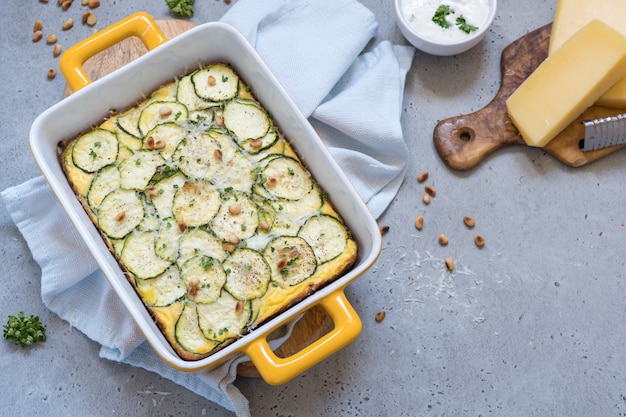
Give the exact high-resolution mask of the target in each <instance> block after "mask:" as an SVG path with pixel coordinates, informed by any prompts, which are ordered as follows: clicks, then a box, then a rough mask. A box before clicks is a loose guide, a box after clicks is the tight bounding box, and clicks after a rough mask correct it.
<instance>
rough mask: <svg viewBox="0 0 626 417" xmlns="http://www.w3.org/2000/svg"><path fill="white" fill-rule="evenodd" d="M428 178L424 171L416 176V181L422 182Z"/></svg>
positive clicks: (426, 172)
mask: <svg viewBox="0 0 626 417" xmlns="http://www.w3.org/2000/svg"><path fill="white" fill-rule="evenodd" d="M427 179H428V171H424V172H422V173H420V174H419V175H418V176H417V181H418V182H424V181H426V180H427Z"/></svg>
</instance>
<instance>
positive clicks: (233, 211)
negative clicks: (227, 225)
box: [228, 204, 241, 216]
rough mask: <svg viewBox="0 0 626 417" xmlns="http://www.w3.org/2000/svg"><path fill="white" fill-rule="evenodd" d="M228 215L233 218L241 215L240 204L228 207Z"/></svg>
mask: <svg viewBox="0 0 626 417" xmlns="http://www.w3.org/2000/svg"><path fill="white" fill-rule="evenodd" d="M228 213H229V214H230V215H233V216H236V215H237V214H241V204H231V205H230V206H228Z"/></svg>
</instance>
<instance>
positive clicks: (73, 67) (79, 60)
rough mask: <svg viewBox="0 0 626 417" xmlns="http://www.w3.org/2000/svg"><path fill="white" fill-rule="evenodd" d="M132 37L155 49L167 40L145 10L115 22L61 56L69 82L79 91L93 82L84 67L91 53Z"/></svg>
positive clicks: (60, 65)
mask: <svg viewBox="0 0 626 417" xmlns="http://www.w3.org/2000/svg"><path fill="white" fill-rule="evenodd" d="M131 36H136V37H138V38H139V39H140V40H141V41H142V42H143V44H144V45H145V46H146V48H148V50H152V49H154V48H156V47H157V46H159V45H161V44H162V43H164V42H166V41H167V37H166V36H165V35H164V34H163V32H162V31H161V29H159V26H158V25H157V24H156V22H155V21H154V19H152V16H150V15H149V14H147V13H144V12H138V13H134V14H132V15H130V16H128V17H127V18H125V19H122V20H120V21H119V22H117V23H114V24H113V25H111V26H109V27H107V28H105V29H102V30H101V31H99V32H97V33H96V34H94V35H92V36H90V37H88V38H87V39H85V40H83V41H81V42H79V43H77V44H76V45H74V46H72V47H70V48H68V49H67V51H65V53H64V54H63V55H61V59H60V60H59V67H60V68H61V72H62V73H63V76H64V77H65V79H66V80H67V84H68V85H69V87H70V88H71V89H72V91H74V92H76V91H78V90H80V89H81V88H83V87H86V86H87V85H89V84H90V83H91V80H90V79H89V77H88V76H87V74H86V73H85V71H84V70H83V64H84V63H85V61H87V60H88V59H89V58H91V57H92V56H94V55H96V54H97V53H99V52H102V51H104V50H105V49H107V48H110V47H111V46H113V45H115V44H116V43H119V42H121V41H123V40H124V39H126V38H130V37H131Z"/></svg>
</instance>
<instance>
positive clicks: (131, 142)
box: [114, 126, 141, 160]
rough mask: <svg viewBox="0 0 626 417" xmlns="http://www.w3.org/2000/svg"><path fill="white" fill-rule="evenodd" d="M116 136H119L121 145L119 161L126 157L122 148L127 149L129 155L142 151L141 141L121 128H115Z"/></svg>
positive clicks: (118, 139)
mask: <svg viewBox="0 0 626 417" xmlns="http://www.w3.org/2000/svg"><path fill="white" fill-rule="evenodd" d="M114 131H115V135H116V136H117V141H118V142H119V144H120V151H119V152H118V160H119V159H120V158H121V157H124V154H123V152H122V148H123V147H124V148H127V149H128V150H129V153H131V154H132V153H133V152H134V151H138V150H139V149H141V139H139V138H137V137H135V136H133V135H131V134H129V133H128V132H126V131H125V130H123V129H122V128H120V127H119V126H115V129H114Z"/></svg>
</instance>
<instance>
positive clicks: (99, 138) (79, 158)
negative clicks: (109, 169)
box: [72, 128, 119, 172]
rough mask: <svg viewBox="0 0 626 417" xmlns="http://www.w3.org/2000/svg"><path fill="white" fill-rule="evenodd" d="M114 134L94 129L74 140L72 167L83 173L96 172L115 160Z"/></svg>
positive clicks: (116, 146)
mask: <svg viewBox="0 0 626 417" xmlns="http://www.w3.org/2000/svg"><path fill="white" fill-rule="evenodd" d="M118 146H119V145H118V141H117V136H116V135H115V133H113V132H111V131H109V130H104V129H100V128H96V129H94V130H92V131H90V132H88V133H85V134H84V135H82V136H81V137H80V138H78V139H77V140H76V142H75V143H74V146H73V148H72V160H73V162H74V165H76V166H77V167H78V168H80V169H82V170H83V171H85V172H96V171H98V170H99V169H101V168H103V167H105V166H107V165H109V164H111V163H113V162H114V161H115V160H116V159H117V151H118Z"/></svg>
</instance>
